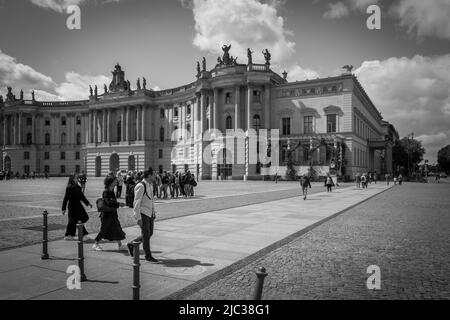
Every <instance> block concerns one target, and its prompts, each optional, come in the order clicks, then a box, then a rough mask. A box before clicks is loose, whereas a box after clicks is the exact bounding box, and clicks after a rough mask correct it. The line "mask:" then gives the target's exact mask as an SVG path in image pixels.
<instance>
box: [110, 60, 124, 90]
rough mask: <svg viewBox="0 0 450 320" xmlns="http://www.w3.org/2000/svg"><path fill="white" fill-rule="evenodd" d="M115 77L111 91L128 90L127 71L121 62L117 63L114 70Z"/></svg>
mask: <svg viewBox="0 0 450 320" xmlns="http://www.w3.org/2000/svg"><path fill="white" fill-rule="evenodd" d="M112 74H113V79H112V81H111V84H110V85H109V91H110V92H117V91H123V90H127V82H126V81H125V72H124V71H122V68H121V66H120V65H119V64H116V66H115V70H114V71H113V72H112Z"/></svg>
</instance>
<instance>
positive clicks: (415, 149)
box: [392, 137, 425, 175]
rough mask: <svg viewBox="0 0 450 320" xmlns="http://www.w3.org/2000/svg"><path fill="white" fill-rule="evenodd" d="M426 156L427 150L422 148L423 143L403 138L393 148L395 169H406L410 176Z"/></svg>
mask: <svg viewBox="0 0 450 320" xmlns="http://www.w3.org/2000/svg"><path fill="white" fill-rule="evenodd" d="M424 154H425V148H424V147H422V142H421V141H418V140H415V139H409V138H406V137H405V138H403V139H401V140H399V141H396V142H395V145H394V147H393V148H392V158H393V162H394V168H397V167H398V166H400V167H403V168H405V169H406V173H407V174H408V175H409V173H410V172H413V171H414V169H415V168H416V167H417V165H418V164H419V163H420V162H421V161H422V160H423V156H424Z"/></svg>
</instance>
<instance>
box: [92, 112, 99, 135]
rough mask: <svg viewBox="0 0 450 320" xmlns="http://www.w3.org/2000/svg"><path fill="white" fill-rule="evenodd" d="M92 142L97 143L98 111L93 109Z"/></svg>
mask: <svg viewBox="0 0 450 320" xmlns="http://www.w3.org/2000/svg"><path fill="white" fill-rule="evenodd" d="M93 124H94V128H93V129H94V143H98V111H97V110H94V123H93Z"/></svg>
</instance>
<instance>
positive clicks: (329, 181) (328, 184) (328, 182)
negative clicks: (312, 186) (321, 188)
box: [325, 174, 334, 192]
mask: <svg viewBox="0 0 450 320" xmlns="http://www.w3.org/2000/svg"><path fill="white" fill-rule="evenodd" d="M333 186H334V182H333V179H332V178H331V176H330V174H328V175H327V177H326V179H325V187H327V192H331V191H332V190H331V188H332V187H333Z"/></svg>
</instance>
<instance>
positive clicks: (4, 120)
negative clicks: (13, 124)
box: [3, 115, 8, 146]
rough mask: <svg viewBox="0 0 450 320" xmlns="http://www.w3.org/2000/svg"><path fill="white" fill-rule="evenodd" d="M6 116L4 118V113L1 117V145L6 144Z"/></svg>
mask: <svg viewBox="0 0 450 320" xmlns="http://www.w3.org/2000/svg"><path fill="white" fill-rule="evenodd" d="M7 123H8V122H7V118H6V115H5V116H4V117H3V145H4V146H6V142H7V140H6V133H7V130H6V125H7Z"/></svg>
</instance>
